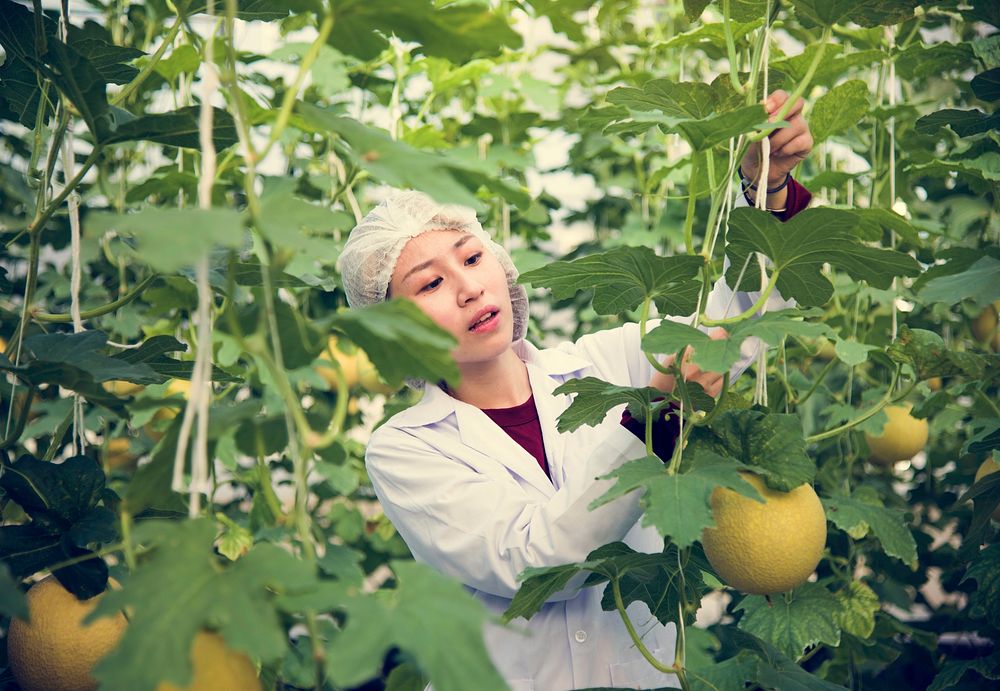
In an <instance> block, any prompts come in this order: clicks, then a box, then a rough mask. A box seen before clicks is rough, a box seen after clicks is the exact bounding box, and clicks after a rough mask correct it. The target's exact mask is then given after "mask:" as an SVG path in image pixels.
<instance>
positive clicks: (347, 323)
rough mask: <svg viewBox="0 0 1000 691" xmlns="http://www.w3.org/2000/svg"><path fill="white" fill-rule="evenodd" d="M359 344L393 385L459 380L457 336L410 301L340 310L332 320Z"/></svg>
mask: <svg viewBox="0 0 1000 691" xmlns="http://www.w3.org/2000/svg"><path fill="white" fill-rule="evenodd" d="M331 326H332V327H333V328H335V329H337V330H340V331H343V332H344V333H346V334H347V336H348V337H349V338H350V339H351V341H353V342H354V343H356V344H357V345H358V347H360V348H361V349H362V350H364V351H365V353H367V354H368V357H370V358H371V361H372V363H373V364H374V365H375V367H376V369H378V371H379V374H381V375H382V377H384V378H385V380H386V381H387V382H389V383H390V384H392V385H394V386H395V385H399V384H401V383H402V382H403V380H404V379H406V378H416V379H423V380H425V381H430V382H438V381H441V380H445V381H447V382H448V383H449V384H450V385H452V386H454V385H455V384H457V383H458V376H459V373H458V366H457V365H455V361H454V360H453V359H452V357H451V349H452V348H453V347H454V346H455V339H454V338H453V337H452V336H451V334H449V333H448V332H446V331H444V330H443V329H441V328H440V327H439V326H437V325H436V324H434V322H432V321H431V320H430V318H429V317H427V315H425V314H424V313H423V312H422V311H421V310H420V308H419V307H417V306H416V305H415V304H414V303H413V302H411V301H409V300H400V299H396V300H390V301H388V302H383V303H380V304H377V305H372V306H371V307H365V308H364V309H355V310H346V311H344V312H340V313H338V314H337V315H336V316H335V317H334V318H333V321H332V323H331Z"/></svg>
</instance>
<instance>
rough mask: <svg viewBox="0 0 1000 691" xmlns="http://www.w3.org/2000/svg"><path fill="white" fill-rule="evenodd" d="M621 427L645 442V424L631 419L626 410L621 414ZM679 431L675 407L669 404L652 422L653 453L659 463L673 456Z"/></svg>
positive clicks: (678, 420)
mask: <svg viewBox="0 0 1000 691" xmlns="http://www.w3.org/2000/svg"><path fill="white" fill-rule="evenodd" d="M660 400H663V399H660ZM621 425H622V427H624V428H625V429H627V430H628V431H629V432H631V433H632V434H634V435H635V436H636V437H638V438H639V439H641V440H642V441H643V442H645V441H646V424H645V423H644V422H643V421H642V420H637V419H636V418H634V417H632V414H631V413H629V412H628V408H626V409H625V412H624V413H622V421H621ZM680 430H681V427H680V419H679V417H678V414H677V406H676V405H675V404H673V403H671V404H670V405H669V406H667V407H666V408H664V409H663V410H661V411H660V414H659V416H658V417H657V419H656V420H653V452H654V453H655V454H656V455H657V456H659V458H660V460H661V461H664V462H666V461H669V460H670V458H671V456H673V455H674V445H675V444H676V443H677V438H678V437H679V436H680Z"/></svg>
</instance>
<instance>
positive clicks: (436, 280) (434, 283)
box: [420, 277, 441, 293]
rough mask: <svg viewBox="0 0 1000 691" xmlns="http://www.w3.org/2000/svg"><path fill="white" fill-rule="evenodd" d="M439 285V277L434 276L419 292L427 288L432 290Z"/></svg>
mask: <svg viewBox="0 0 1000 691" xmlns="http://www.w3.org/2000/svg"><path fill="white" fill-rule="evenodd" d="M439 285H441V279H440V277H439V278H435V279H434V280H433V281H431V282H430V283H428V284H427V285H425V286H424V287H423V288H421V289H420V292H421V293H423V292H425V291H428V290H434V289H435V288H437V287H438V286H439Z"/></svg>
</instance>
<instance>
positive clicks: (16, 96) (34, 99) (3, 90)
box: [0, 53, 52, 129]
mask: <svg viewBox="0 0 1000 691" xmlns="http://www.w3.org/2000/svg"><path fill="white" fill-rule="evenodd" d="M40 81H41V77H40V76H39V75H38V74H37V73H36V72H35V71H34V70H33V69H31V68H30V67H29V66H28V64H27V63H26V62H24V61H23V60H20V59H18V58H17V57H15V56H14V55H11V54H9V53H8V55H7V59H6V60H5V61H4V64H3V65H2V66H0V118H3V119H7V120H13V121H15V122H19V123H21V124H22V125H24V126H25V127H27V128H28V129H34V128H35V122H36V118H37V116H38V107H39V104H40V102H41V98H42V90H41V88H39V83H40ZM45 108H46V116H48V115H50V114H51V113H52V106H51V103H50V102H49V101H46V105H45Z"/></svg>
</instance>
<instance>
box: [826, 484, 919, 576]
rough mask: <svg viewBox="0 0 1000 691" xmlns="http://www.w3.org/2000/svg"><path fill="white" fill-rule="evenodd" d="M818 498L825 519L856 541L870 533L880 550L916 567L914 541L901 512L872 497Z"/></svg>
mask: <svg viewBox="0 0 1000 691" xmlns="http://www.w3.org/2000/svg"><path fill="white" fill-rule="evenodd" d="M861 496H862V498H860V499H859V498H858V495H857V494H855V496H851V497H847V496H843V495H835V496H832V497H822V498H821V501H822V502H823V508H824V509H825V510H826V517H827V520H829V521H831V522H832V523H833V524H834V525H835V526H837V527H838V528H840V529H841V530H843V531H845V532H846V533H848V534H849V535H851V536H852V537H853V538H854V539H856V540H859V539H861V538H862V537H864V536H866V535H868V534H871V535H872V536H873V537H875V538H877V539H878V541H879V542H880V543H882V549H883V550H885V553H886V554H888V555H889V556H890V557H895V558H896V559H899V560H900V561H901V562H903V563H904V564H906V565H907V566H909V567H910V568H912V569H916V568H917V543H916V542H915V541H914V539H913V534H912V533H911V532H910V529H909V528H908V527H907V525H906V520H905V512H903V511H900V510H898V509H892V508H889V507H886V506H883V505H882V504H881V502H880V500H879V499H878V497H875V496H867V497H866V496H864V495H861Z"/></svg>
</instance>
